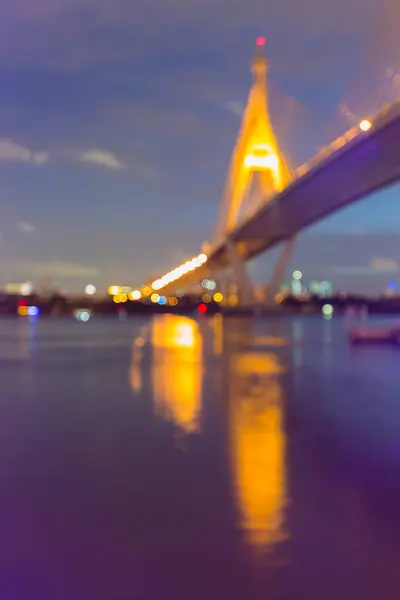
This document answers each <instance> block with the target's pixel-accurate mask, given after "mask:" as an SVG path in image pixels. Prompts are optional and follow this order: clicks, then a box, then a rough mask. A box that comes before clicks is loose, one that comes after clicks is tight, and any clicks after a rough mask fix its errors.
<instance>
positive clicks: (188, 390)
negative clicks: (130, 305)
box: [151, 315, 202, 433]
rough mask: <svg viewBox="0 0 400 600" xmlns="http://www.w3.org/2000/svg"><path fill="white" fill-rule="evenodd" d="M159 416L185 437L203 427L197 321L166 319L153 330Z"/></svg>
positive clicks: (200, 352)
mask: <svg viewBox="0 0 400 600" xmlns="http://www.w3.org/2000/svg"><path fill="white" fill-rule="evenodd" d="M151 339H152V346H153V351H154V355H153V361H152V382H153V396H154V404H155V412H156V415H157V416H158V417H161V418H163V419H165V420H167V421H171V422H173V423H175V424H176V425H177V426H178V427H179V429H181V430H182V431H183V432H185V433H193V432H195V431H197V430H198V429H199V427H200V413H201V388H202V337H201V333H200V330H199V326H198V324H197V323H196V321H193V320H192V319H189V318H186V317H179V316H172V315H163V316H159V317H156V318H155V319H154V321H153V326H152V333H151Z"/></svg>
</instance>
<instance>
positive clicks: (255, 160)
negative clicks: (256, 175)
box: [244, 153, 279, 171]
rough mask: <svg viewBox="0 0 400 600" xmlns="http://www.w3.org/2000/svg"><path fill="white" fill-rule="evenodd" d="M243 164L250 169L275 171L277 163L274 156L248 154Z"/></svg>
mask: <svg viewBox="0 0 400 600" xmlns="http://www.w3.org/2000/svg"><path fill="white" fill-rule="evenodd" d="M244 164H245V166H246V167H248V168H252V169H270V170H271V171H276V170H277V168H278V166H279V161H278V157H277V156H276V154H271V153H268V154H264V155H257V154H248V155H247V156H246V158H245V159H244Z"/></svg>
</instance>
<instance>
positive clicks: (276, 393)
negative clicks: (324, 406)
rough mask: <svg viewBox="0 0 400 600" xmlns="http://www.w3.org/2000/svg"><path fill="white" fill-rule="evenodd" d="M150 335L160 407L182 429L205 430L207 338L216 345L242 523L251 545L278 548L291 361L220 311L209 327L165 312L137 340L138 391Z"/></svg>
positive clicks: (134, 374)
mask: <svg viewBox="0 0 400 600" xmlns="http://www.w3.org/2000/svg"><path fill="white" fill-rule="evenodd" d="M267 341H268V340H267ZM146 343H148V344H151V348H152V351H153V355H152V360H151V365H150V370H151V377H150V378H151V382H152V390H153V402H154V413H155V415H156V416H157V417H158V418H159V419H162V420H165V421H167V422H169V423H173V424H174V426H175V427H176V429H177V431H178V432H179V434H180V435H189V436H190V435H192V434H195V433H196V434H201V433H202V422H203V420H202V408H203V404H202V403H203V390H204V386H203V367H204V364H203V360H204V349H205V346H207V347H208V348H209V349H210V350H211V351H212V353H213V355H214V360H215V361H216V368H217V369H218V371H219V377H218V378H217V379H216V382H215V385H216V387H217V389H214V390H213V398H215V399H218V398H220V399H221V402H222V403H223V405H225V407H226V408H225V409H224V410H223V411H222V414H223V415H225V416H224V418H226V421H227V422H226V423H225V424H224V430H225V433H226V448H225V453H226V457H227V460H228V462H229V468H228V471H229V472H230V473H231V489H232V495H233V498H234V501H235V505H236V508H237V514H238V519H239V526H240V528H241V529H242V530H243V532H244V536H245V539H246V541H247V543H248V544H249V545H250V546H251V547H253V548H255V549H257V551H264V550H266V549H268V548H271V547H272V546H273V545H274V544H276V543H278V542H280V541H281V540H283V539H284V509H285V505H286V480H285V479H286V478H285V436H284V432H283V424H282V419H283V417H282V388H281V384H280V375H281V373H282V371H283V369H282V367H281V365H280V363H279V360H278V358H277V356H276V354H274V353H273V352H271V349H270V348H269V349H267V348H262V346H261V345H260V340H259V339H258V340H257V350H255V349H254V346H253V343H252V336H251V334H250V333H249V332H248V330H247V328H246V330H243V329H241V330H240V331H237V330H232V329H230V327H229V325H227V324H226V323H225V322H224V321H223V319H222V317H221V316H220V315H216V317H215V318H214V319H213V320H210V321H207V322H204V324H203V326H201V327H200V326H199V323H198V322H196V321H194V320H192V319H189V318H186V317H178V316H170V315H165V316H160V317H157V318H156V319H154V321H153V323H152V326H151V328H150V329H149V331H148V332H147V334H146V339H145V337H143V335H140V336H138V337H137V338H136V340H135V341H134V346H133V361H132V367H131V386H132V389H133V391H134V392H135V393H137V392H138V390H139V388H138V381H139V380H140V375H139V373H140V372H141V369H140V365H141V354H142V350H143V345H144V344H146ZM217 363H218V364H217ZM208 389H210V388H208Z"/></svg>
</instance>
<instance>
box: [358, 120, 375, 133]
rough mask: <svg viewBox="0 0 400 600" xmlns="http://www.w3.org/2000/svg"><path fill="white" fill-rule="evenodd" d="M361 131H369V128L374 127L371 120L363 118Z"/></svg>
mask: <svg viewBox="0 0 400 600" xmlns="http://www.w3.org/2000/svg"><path fill="white" fill-rule="evenodd" d="M359 127H360V129H361V131H368V130H369V129H371V127H372V123H371V121H368V119H363V120H362V121H361V123H360V125H359Z"/></svg>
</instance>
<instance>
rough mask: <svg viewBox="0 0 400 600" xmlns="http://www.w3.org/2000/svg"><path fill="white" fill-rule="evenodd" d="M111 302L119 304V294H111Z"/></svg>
mask: <svg viewBox="0 0 400 600" xmlns="http://www.w3.org/2000/svg"><path fill="white" fill-rule="evenodd" d="M113 302H115V304H119V303H120V302H121V300H120V299H119V294H116V295H115V296H113Z"/></svg>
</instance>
